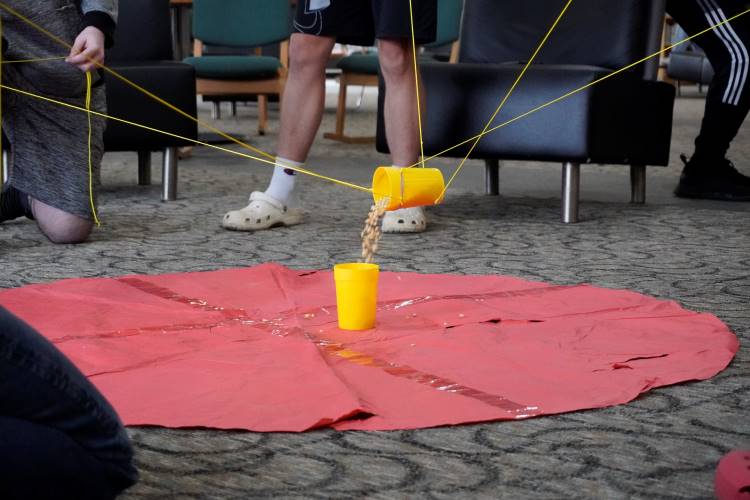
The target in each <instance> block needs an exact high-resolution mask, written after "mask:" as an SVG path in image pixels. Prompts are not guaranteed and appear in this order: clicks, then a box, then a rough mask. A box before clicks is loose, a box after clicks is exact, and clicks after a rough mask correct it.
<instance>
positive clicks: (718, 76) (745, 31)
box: [667, 0, 750, 161]
mask: <svg viewBox="0 0 750 500" xmlns="http://www.w3.org/2000/svg"><path fill="white" fill-rule="evenodd" d="M749 7H750V6H748V5H746V4H745V2H744V1H743V0H668V2H667V12H668V13H669V14H670V15H671V16H672V17H673V18H674V19H675V21H677V23H678V24H679V25H680V26H682V28H683V29H684V30H685V31H686V32H687V33H688V34H690V35H693V34H695V33H698V32H700V31H703V30H705V29H706V28H709V27H710V26H712V25H715V24H718V23H720V22H722V21H724V20H726V19H728V18H731V17H732V16H734V15H736V14H739V13H741V12H743V11H744V10H746V9H747V8H749ZM693 41H694V42H695V43H696V44H697V45H698V46H700V47H701V48H702V49H703V50H704V52H705V53H706V56H707V57H708V60H709V61H710V62H711V65H712V66H713V68H714V72H715V76H714V79H713V81H712V82H711V85H710V87H709V90H708V95H707V97H706V108H705V113H704V116H703V122H702V124H701V130H700V133H699V135H698V137H697V138H696V140H695V156H697V157H699V158H703V159H706V160H709V161H710V160H713V159H721V158H724V156H725V155H726V153H727V150H728V149H729V146H730V143H731V142H732V140H733V139H734V137H735V136H736V135H737V132H738V131H739V129H740V126H741V125H742V123H743V121H744V120H745V118H746V117H747V114H748V110H750V56H748V54H749V53H750V13H748V14H745V15H743V16H741V17H739V18H737V19H735V20H733V21H731V22H729V23H728V24H726V25H724V26H721V27H719V28H716V29H714V30H712V31H710V32H708V33H705V34H703V35H701V36H698V37H696V38H694V39H693Z"/></svg>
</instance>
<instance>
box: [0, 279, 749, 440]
mask: <svg viewBox="0 0 750 500" xmlns="http://www.w3.org/2000/svg"><path fill="white" fill-rule="evenodd" d="M379 299H380V302H379V306H378V307H379V311H378V324H377V327H376V328H375V329H373V330H369V331H366V332H344V331H341V330H339V329H338V328H337V327H336V308H335V293H334V288H333V280H332V277H331V274H330V272H323V271H293V270H289V269H287V268H284V267H282V266H279V265H276V264H264V265H261V266H257V267H253V268H243V269H229V270H222V271H214V272H206V273H186V274H172V275H161V276H125V277H121V278H94V279H74V280H64V281H60V282H56V283H51V284H46V285H32V286H27V287H23V288H18V289H12V290H3V291H0V303H1V304H3V305H4V306H6V307H7V308H8V309H10V310H11V311H13V312H14V313H16V314H18V315H19V316H21V317H22V318H24V319H25V320H26V321H27V322H29V323H30V324H32V325H33V326H35V327H36V328H37V329H38V330H40V331H41V332H42V333H43V334H44V335H46V336H47V337H48V338H50V339H51V340H52V341H53V342H54V343H55V344H56V345H57V346H58V347H59V348H60V349H61V350H63V351H64V352H65V353H66V354H67V355H68V356H70V357H71V359H72V360H73V361H74V362H75V363H76V364H77V365H78V366H79V368H81V370H82V371H83V372H84V373H85V374H87V375H88V376H90V377H91V379H92V381H93V382H94V383H95V384H96V385H97V386H98V387H99V388H100V389H101V390H102V391H103V392H104V394H105V395H106V396H107V397H108V398H109V399H110V401H112V403H113V405H114V406H115V408H116V409H117V410H118V412H119V413H120V415H121V416H122V418H123V420H124V422H125V423H126V424H129V425H161V426H167V427H213V428H225V429H248V430H255V431H303V430H308V429H313V428H318V427H326V426H330V427H334V428H336V429H342V430H343V429H368V430H375V429H382V430H385V429H409V428H417V427H429V426H437V425H450V424H458V423H467V422H479V421H488V420H504V419H516V418H527V417H530V416H536V415H544V414H553V413H560V412H568V411H574V410H580V409H586V408H600V407H605V406H610V405H614V404H620V403H624V402H627V401H630V400H632V399H633V398H635V397H637V396H638V395H639V394H640V393H642V392H644V391H646V390H649V389H651V388H654V387H658V386H662V385H668V384H674V383H678V382H682V381H687V380H700V379H706V378H709V377H712V376H713V375H715V374H716V373H718V372H720V371H721V370H723V369H724V368H725V367H726V366H727V365H728V364H729V362H730V361H731V359H732V357H733V356H734V354H735V353H736V351H737V349H738V347H739V344H738V341H737V338H736V337H735V336H734V335H733V334H732V333H731V332H730V331H729V330H728V328H727V327H726V326H725V325H724V324H723V323H722V322H721V321H719V320H718V319H717V318H716V317H714V316H713V315H710V314H699V313H694V312H691V311H687V310H684V309H682V308H681V307H680V306H679V305H678V304H676V303H674V302H671V301H659V300H656V299H653V298H651V297H646V296H644V295H640V294H637V293H634V292H629V291H625V290H608V289H602V288H596V287H593V286H590V285H572V286H558V285H547V284H544V283H535V282H528V281H524V280H521V279H518V278H511V277H505V276H456V275H421V274H413V273H382V274H381V279H380V287H379ZM368 416H369V417H368Z"/></svg>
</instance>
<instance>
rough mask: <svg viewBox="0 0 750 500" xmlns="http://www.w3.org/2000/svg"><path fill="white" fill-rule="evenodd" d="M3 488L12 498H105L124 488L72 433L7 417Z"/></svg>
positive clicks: (0, 474) (2, 440)
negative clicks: (114, 483)
mask: <svg viewBox="0 0 750 500" xmlns="http://www.w3.org/2000/svg"><path fill="white" fill-rule="evenodd" d="M0 489H1V490H2V498H3V499H6V500H16V499H17V500H26V499H31V498H33V499H38V500H46V499H49V500H53V499H62V498H65V499H67V498H70V499H73V498H74V499H76V500H105V499H112V498H114V497H115V496H116V495H117V493H118V492H119V491H120V489H119V488H116V487H115V486H114V485H113V484H111V482H110V479H109V471H108V470H107V468H106V466H105V464H104V463H103V462H101V461H100V460H98V459H97V458H96V457H94V456H93V455H92V454H91V453H90V452H89V451H88V450H86V449H84V448H83V447H81V445H80V444H78V443H76V442H75V441H74V440H73V439H72V438H71V437H70V436H69V435H67V434H66V433H64V432H62V431H59V430H57V429H53V428H52V427H48V426H45V425H39V424H36V423H34V422H30V421H28V420H21V419H17V418H12V417H3V416H0Z"/></svg>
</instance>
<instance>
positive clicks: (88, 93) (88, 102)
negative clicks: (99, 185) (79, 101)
mask: <svg viewBox="0 0 750 500" xmlns="http://www.w3.org/2000/svg"><path fill="white" fill-rule="evenodd" d="M86 117H87V118H88V125H89V133H88V136H89V137H88V162H89V203H90V204H91V215H93V216H94V222H95V223H96V225H97V226H101V225H102V224H101V222H99V217H98V216H97V214H96V205H94V165H93V163H92V162H91V72H90V71H87V72H86Z"/></svg>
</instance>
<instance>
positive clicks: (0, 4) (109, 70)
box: [0, 2, 275, 159]
mask: <svg viewBox="0 0 750 500" xmlns="http://www.w3.org/2000/svg"><path fill="white" fill-rule="evenodd" d="M0 8H2V9H4V10H6V11H7V12H9V13H10V14H13V15H14V16H15V17H17V18H18V19H20V20H22V21H23V22H25V23H26V24H28V25H29V26H31V27H33V28H34V29H36V30H37V31H39V32H41V33H44V34H45V35H47V36H48V37H49V38H51V39H52V40H54V41H56V42H57V43H59V44H60V45H62V46H63V47H66V48H68V49H70V48H72V47H71V45H70V44H69V43H68V42H66V41H65V40H63V39H61V38H60V37H58V36H56V35H54V34H53V33H51V32H49V31H47V30H46V29H44V28H43V27H41V26H39V25H38V24H37V23H35V22H34V21H32V20H31V19H29V18H27V17H26V16H24V15H23V14H21V13H20V12H18V11H16V10H14V9H12V8H11V7H8V6H7V5H6V4H5V3H4V2H0ZM88 60H89V62H91V63H93V64H95V65H96V66H97V67H99V68H101V69H103V70H104V71H106V72H107V73H109V74H111V75H112V76H114V77H115V78H118V79H119V80H121V81H122V82H124V83H126V84H127V85H130V86H131V87H133V88H135V89H137V90H138V91H140V92H142V93H143V94H146V95H147V96H149V97H150V98H151V99H154V100H155V101H157V102H158V103H160V104H162V105H164V106H166V107H168V108H169V109H171V110H172V111H174V112H176V113H178V114H180V115H182V116H184V117H185V118H188V119H189V120H192V121H194V122H195V123H197V124H198V125H201V126H202V127H205V128H207V129H209V130H211V131H212V132H215V133H217V134H219V135H220V136H221V137H223V138H225V139H227V140H229V141H232V142H234V143H235V144H238V145H240V146H242V147H243V148H245V149H249V150H250V151H254V152H256V153H258V154H260V155H262V156H265V157H266V158H270V159H275V157H274V156H273V155H272V154H269V153H266V152H265V151H262V150H260V149H258V148H256V147H253V146H251V145H250V144H246V143H245V142H242V141H241V140H239V139H237V138H235V137H232V136H231V135H229V134H227V133H226V132H224V131H222V130H220V129H218V128H216V127H214V126H212V125H210V124H208V123H205V122H203V121H202V120H200V119H199V118H197V117H195V116H192V115H191V114H190V113H187V112H186V111H183V110H181V109H180V108H178V107H177V106H175V105H174V104H171V103H169V102H167V101H165V100H164V99H162V98H161V97H159V96H157V95H156V94H153V93H152V92H149V91H148V90H146V89H145V88H143V87H141V86H140V85H138V84H137V83H135V82H133V81H131V80H129V79H128V78H126V77H125V76H123V75H121V74H120V73H118V72H117V71H115V70H113V69H112V68H109V67H107V66H105V65H104V64H102V63H100V62H99V61H95V60H93V59H91V58H89V59H88Z"/></svg>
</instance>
